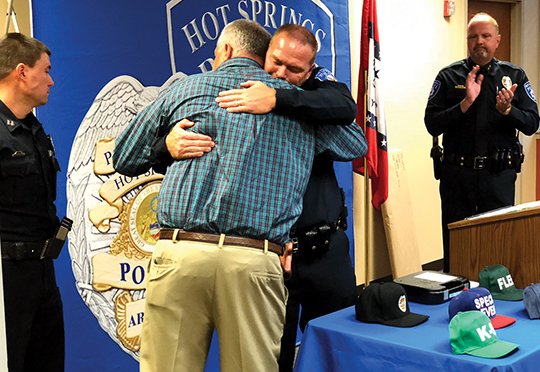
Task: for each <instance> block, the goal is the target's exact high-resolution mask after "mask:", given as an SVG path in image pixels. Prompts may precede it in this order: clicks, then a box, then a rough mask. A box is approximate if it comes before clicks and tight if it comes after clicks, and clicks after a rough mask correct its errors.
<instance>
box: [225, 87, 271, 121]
mask: <svg viewBox="0 0 540 372" xmlns="http://www.w3.org/2000/svg"><path fill="white" fill-rule="evenodd" d="M241 86H242V88H244V89H231V90H226V91H223V92H219V96H218V98H216V102H217V103H218V104H219V107H222V108H226V109H227V111H229V112H247V113H250V114H267V113H269V112H270V111H272V110H273V109H274V108H275V107H276V90H275V89H273V88H270V87H267V86H266V85H264V84H263V83H261V82H260V81H251V80H248V81H246V82H244V83H242V84H241Z"/></svg>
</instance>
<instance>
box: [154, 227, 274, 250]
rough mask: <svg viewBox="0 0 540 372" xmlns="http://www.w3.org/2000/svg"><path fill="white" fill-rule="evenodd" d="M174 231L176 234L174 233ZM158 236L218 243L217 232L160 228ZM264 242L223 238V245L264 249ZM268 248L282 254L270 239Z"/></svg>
mask: <svg viewBox="0 0 540 372" xmlns="http://www.w3.org/2000/svg"><path fill="white" fill-rule="evenodd" d="M175 232H176V236H175V235H174V234H175ZM159 238H160V239H165V240H175V241H178V240H192V241H197V242H204V243H215V244H218V243H219V238H220V236H219V235H217V234H210V233H199V232H191V231H184V230H179V229H161V230H160V232H159ZM264 242H265V241H264V240H257V239H251V238H242V237H239V236H231V235H226V236H225V239H224V240H223V245H236V246H240V247H247V248H254V249H260V250H261V251H264ZM268 250H269V251H270V252H273V253H275V254H277V255H279V256H281V255H282V254H283V248H282V247H281V246H280V245H279V244H276V243H272V242H270V241H269V242H268Z"/></svg>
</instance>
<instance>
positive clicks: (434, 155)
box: [429, 136, 444, 180]
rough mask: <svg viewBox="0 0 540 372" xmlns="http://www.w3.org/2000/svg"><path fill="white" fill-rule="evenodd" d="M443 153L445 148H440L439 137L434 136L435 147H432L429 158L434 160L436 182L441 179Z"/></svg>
mask: <svg viewBox="0 0 540 372" xmlns="http://www.w3.org/2000/svg"><path fill="white" fill-rule="evenodd" d="M443 153H444V151H443V148H442V147H441V146H439V137H437V136H433V146H432V147H431V151H430V153H429V156H430V157H431V159H432V160H433V175H434V176H435V179H436V180H439V179H441V171H442V170H441V169H442V161H443Z"/></svg>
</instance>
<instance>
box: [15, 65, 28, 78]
mask: <svg viewBox="0 0 540 372" xmlns="http://www.w3.org/2000/svg"><path fill="white" fill-rule="evenodd" d="M15 71H16V76H17V77H18V78H25V77H26V65H25V64H24V63H19V64H18V65H17V66H16V67H15Z"/></svg>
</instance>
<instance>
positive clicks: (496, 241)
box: [448, 202, 540, 288]
mask: <svg viewBox="0 0 540 372" xmlns="http://www.w3.org/2000/svg"><path fill="white" fill-rule="evenodd" d="M448 228H449V230H450V273H452V274H455V275H463V276H465V277H467V278H468V279H470V280H474V281H478V280H479V277H478V275H479V273H480V271H481V270H482V268H483V267H484V266H487V265H494V264H501V265H504V266H506V267H507V268H508V270H509V271H510V274H511V275H512V279H513V280H514V284H515V285H516V288H525V287H526V286H527V285H529V284H531V283H539V282H540V202H532V203H526V204H521V205H517V206H513V207H508V208H503V209H500V210H496V211H492V212H487V213H485V214H483V215H479V216H476V217H473V218H470V219H465V220H461V221H458V222H454V223H451V224H449V225H448Z"/></svg>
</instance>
